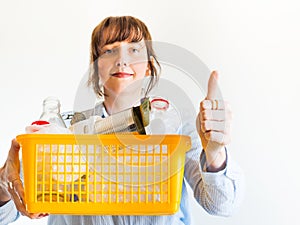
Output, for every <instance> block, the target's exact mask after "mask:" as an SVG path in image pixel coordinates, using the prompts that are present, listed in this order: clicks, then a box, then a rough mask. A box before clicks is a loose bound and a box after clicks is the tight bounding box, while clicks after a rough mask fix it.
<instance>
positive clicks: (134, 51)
mask: <svg viewBox="0 0 300 225" xmlns="http://www.w3.org/2000/svg"><path fill="white" fill-rule="evenodd" d="M129 51H130V52H132V53H139V52H140V49H138V48H130V49H129Z"/></svg>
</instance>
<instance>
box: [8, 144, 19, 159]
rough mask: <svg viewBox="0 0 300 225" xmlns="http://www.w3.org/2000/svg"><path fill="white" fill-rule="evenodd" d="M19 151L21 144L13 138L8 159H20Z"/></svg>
mask: <svg viewBox="0 0 300 225" xmlns="http://www.w3.org/2000/svg"><path fill="white" fill-rule="evenodd" d="M19 151H20V145H19V143H18V142H17V141H16V139H13V140H12V141H11V146H10V150H9V152H8V159H9V160H11V161H13V162H16V161H19Z"/></svg>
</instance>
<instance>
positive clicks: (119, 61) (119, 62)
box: [116, 59, 128, 67]
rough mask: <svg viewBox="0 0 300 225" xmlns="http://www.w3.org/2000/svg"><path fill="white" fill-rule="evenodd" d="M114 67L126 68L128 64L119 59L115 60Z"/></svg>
mask: <svg viewBox="0 0 300 225" xmlns="http://www.w3.org/2000/svg"><path fill="white" fill-rule="evenodd" d="M116 66H118V67H123V66H128V63H127V62H125V60H122V59H121V60H117V62H116Z"/></svg>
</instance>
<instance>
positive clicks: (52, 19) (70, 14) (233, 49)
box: [0, 0, 300, 225]
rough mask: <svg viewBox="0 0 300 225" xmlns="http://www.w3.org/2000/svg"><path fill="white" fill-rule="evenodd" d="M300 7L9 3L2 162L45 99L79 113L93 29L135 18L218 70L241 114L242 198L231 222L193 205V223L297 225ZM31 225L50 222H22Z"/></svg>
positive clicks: (263, 2)
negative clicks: (114, 19)
mask: <svg viewBox="0 0 300 225" xmlns="http://www.w3.org/2000/svg"><path fill="white" fill-rule="evenodd" d="M299 11H300V6H299V3H298V1H296V0H295V1H292V0H285V1H283V0H282V1H279V0H252V1H243V0H240V1H234V0H225V1H224V0H220V1H216V0H210V1H204V0H200V1H199V0H197V1H196V0H195V1H188V0H186V1H175V0H172V1H162V0H152V1H140V0H127V1H96V0H86V1H74V0H73V1H71V0H65V1H60V0H52V1H39V0H27V1H22V0H10V1H4V0H1V1H0V75H1V78H0V79H1V80H0V103H1V114H0V149H1V150H0V151H1V154H0V163H1V165H2V164H3V163H4V160H5V159H6V155H7V151H8V148H9V146H10V140H11V139H12V138H14V137H15V136H16V135H17V134H20V133H23V132H24V128H25V126H27V125H28V124H29V123H30V122H32V121H34V120H36V119H37V118H38V117H39V116H40V113H41V110H42V105H41V104H42V101H43V99H44V98H45V97H47V96H49V95H54V96H57V97H58V98H59V99H60V100H61V102H62V111H66V110H70V109H72V107H73V101H74V95H75V93H76V88H77V86H78V84H79V82H80V80H81V78H82V76H83V75H84V73H85V72H86V70H87V68H88V64H89V41H90V35H91V32H92V29H93V28H94V27H95V26H96V25H97V24H98V23H99V22H100V21H101V20H102V19H103V18H105V17H106V16H109V15H133V16H136V17H138V18H140V19H142V20H143V21H144V22H145V23H146V24H147V25H148V27H149V29H150V31H151V33H152V36H153V39H154V40H157V41H164V42H169V43H173V44H177V45H179V46H181V47H183V48H186V49H188V50H189V51H192V52H193V53H195V54H196V55H197V56H198V57H199V58H200V59H202V61H203V62H205V63H206V65H208V67H209V68H210V69H217V70H218V71H219V74H220V86H221V89H222V93H223V95H224V96H225V98H226V99H227V100H229V101H230V102H231V105H232V108H233V111H234V122H233V141H232V144H231V145H230V146H229V147H230V150H231V152H232V155H233V156H234V158H235V159H236V160H237V161H238V162H239V164H240V165H241V166H242V168H243V170H244V172H245V175H246V181H247V189H246V195H245V199H244V202H243V204H242V206H241V208H240V209H239V211H238V212H237V213H236V214H235V215H234V216H233V217H231V218H222V217H214V216H210V215H207V213H206V212H204V210H203V209H202V208H200V207H199V206H197V205H196V204H193V206H192V207H193V212H192V213H193V220H194V224H206V225H208V224H212V225H217V224H222V225H225V224H228V225H229V224H230V225H248V224H249V225H253V224H256V225H265V224H272V225H283V224H286V223H287V220H289V221H297V220H298V218H299V216H298V215H299V201H300V192H299V190H300V181H299V174H298V171H299V168H298V165H299V163H298V162H299V159H298V158H297V157H299V137H298V133H297V131H298V129H297V128H298V127H299V122H298V119H297V117H298V115H299V100H298V98H297V96H299V90H298V89H299V84H300V82H299V80H300V79H299V77H298V76H299V75H300V74H299V59H300V43H299V40H300V32H299V21H300V14H299ZM181 85H183V84H181ZM187 88H188V87H187ZM194 95H195V96H196V97H197V95H198V93H197V90H195V93H194ZM200 100H202V96H201V95H200V94H199V101H198V103H199V102H200ZM198 103H196V104H198ZM24 223H25V224H29V223H31V224H45V223H46V220H45V219H42V220H35V221H30V220H29V219H26V218H22V219H20V220H19V221H17V222H16V223H15V224H24Z"/></svg>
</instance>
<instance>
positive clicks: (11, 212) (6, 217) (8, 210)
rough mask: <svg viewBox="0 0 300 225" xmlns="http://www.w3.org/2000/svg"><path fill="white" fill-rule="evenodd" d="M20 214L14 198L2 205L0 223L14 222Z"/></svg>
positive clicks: (3, 224) (1, 224)
mask: <svg viewBox="0 0 300 225" xmlns="http://www.w3.org/2000/svg"><path fill="white" fill-rule="evenodd" d="M19 216H20V214H19V212H18V210H17V209H16V207H15V203H14V202H13V201H12V200H10V201H9V202H8V203H6V204H5V205H3V206H1V207H0V225H6V224H9V223H12V222H14V221H15V220H17V219H18V217H19Z"/></svg>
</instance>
